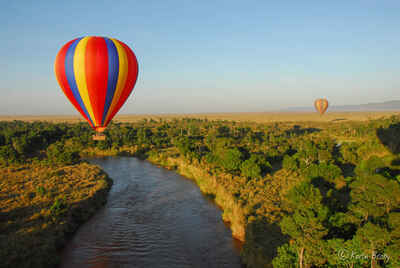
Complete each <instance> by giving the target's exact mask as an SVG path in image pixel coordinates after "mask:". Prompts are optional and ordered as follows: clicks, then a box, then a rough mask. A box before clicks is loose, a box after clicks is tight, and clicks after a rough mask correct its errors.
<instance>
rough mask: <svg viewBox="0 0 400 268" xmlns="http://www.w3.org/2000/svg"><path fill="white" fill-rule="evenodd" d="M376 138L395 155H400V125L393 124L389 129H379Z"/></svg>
mask: <svg viewBox="0 0 400 268" xmlns="http://www.w3.org/2000/svg"><path fill="white" fill-rule="evenodd" d="M376 136H377V137H378V139H379V140H380V142H381V143H382V144H383V145H384V146H385V147H386V148H388V149H389V150H390V151H391V152H392V153H393V154H399V153H400V123H395V124H391V125H390V126H389V127H388V128H382V127H380V128H378V129H377V130H376Z"/></svg>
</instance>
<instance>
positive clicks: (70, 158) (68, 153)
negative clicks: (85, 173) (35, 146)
mask: <svg viewBox="0 0 400 268" xmlns="http://www.w3.org/2000/svg"><path fill="white" fill-rule="evenodd" d="M46 154H47V158H48V160H49V161H50V162H51V163H58V164H67V165H69V164H75V163H77V162H79V160H80V156H79V153H78V152H77V151H73V150H68V149H67V150H66V149H65V147H64V145H63V144H62V143H60V142H57V143H54V144H52V145H50V146H49V147H48V148H47V151H46Z"/></svg>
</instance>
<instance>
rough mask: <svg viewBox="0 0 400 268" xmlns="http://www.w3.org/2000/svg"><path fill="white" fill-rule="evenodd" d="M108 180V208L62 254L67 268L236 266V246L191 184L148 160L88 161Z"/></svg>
mask: <svg viewBox="0 0 400 268" xmlns="http://www.w3.org/2000/svg"><path fill="white" fill-rule="evenodd" d="M90 162H91V163H93V164H97V165H99V166H100V167H102V168H103V170H105V171H106V172H107V173H108V174H109V176H110V177H111V178H112V179H113V181H114V184H113V186H112V188H111V190H110V193H109V196H108V201H107V204H106V205H105V207H104V208H102V209H100V210H99V211H98V212H97V213H96V214H95V215H94V216H93V217H92V218H91V219H90V220H89V221H88V222H86V223H85V224H83V225H82V226H81V227H80V228H79V230H78V231H77V232H76V233H75V234H74V236H73V237H72V239H71V240H70V241H69V243H68V244H67V245H66V247H65V249H64V250H63V252H62V257H61V265H60V267H61V268H67V267H68V268H69V267H74V268H77V267H91V268H93V267H110V268H111V267H138V268H141V267H143V268H144V267H146V268H162V267H166V268H167V267H168V268H174V267H178V268H179V267H199V268H204V267H229V268H235V267H241V264H240V257H239V251H240V249H239V247H240V245H239V243H238V242H237V241H235V240H234V239H233V238H232V235H231V231H230V229H229V228H228V227H227V226H226V225H225V224H224V223H223V221H222V219H221V210H220V209H219V208H218V207H217V206H216V205H215V204H214V203H213V202H212V201H211V200H209V199H207V198H206V197H205V196H204V195H202V194H201V192H200V190H199V188H198V187H197V186H196V184H195V183H194V182H192V181H190V180H188V179H185V178H184V177H182V176H180V175H178V174H176V173H175V172H173V171H169V170H166V169H163V168H159V167H157V166H155V165H153V164H151V163H149V162H147V161H142V160H139V159H136V158H130V157H108V158H96V159H91V160H90Z"/></svg>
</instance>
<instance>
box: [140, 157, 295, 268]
mask: <svg viewBox="0 0 400 268" xmlns="http://www.w3.org/2000/svg"><path fill="white" fill-rule="evenodd" d="M147 160H148V161H150V162H151V163H153V164H155V165H158V166H160V167H164V168H167V169H169V170H174V171H175V172H177V173H178V174H180V175H182V176H184V177H186V178H188V179H191V180H194V181H195V182H196V183H197V185H198V186H199V188H200V190H201V192H202V193H203V194H206V195H208V196H212V197H213V199H214V201H215V202H216V204H217V205H218V206H219V207H220V208H221V210H222V211H223V214H222V219H223V220H224V221H225V222H228V223H229V226H230V228H231V231H232V236H233V237H234V238H235V239H237V240H239V241H241V242H242V250H241V258H242V262H243V263H244V264H246V267H247V268H256V267H258V268H259V267H272V264H271V263H272V259H273V258H274V257H275V255H276V250H277V248H278V247H279V246H280V245H282V244H284V243H285V242H287V238H286V237H285V236H284V235H282V233H281V230H280V228H279V226H278V225H277V221H278V219H279V218H280V216H279V214H280V206H279V204H280V198H281V196H282V194H283V193H280V191H281V189H287V188H289V187H290V186H289V185H292V184H295V182H296V181H297V178H296V177H292V176H288V175H289V174H280V173H279V174H276V175H277V176H278V177H282V178H284V179H282V180H280V181H279V180H276V179H275V180H274V179H273V177H267V178H266V179H265V180H263V181H261V180H260V181H259V182H258V183H260V184H264V185H268V184H269V185H270V187H271V188H272V189H274V191H273V192H271V191H265V192H263V193H257V192H255V191H253V189H252V188H253V187H252V186H251V185H248V186H247V187H243V185H246V184H247V183H246V178H243V177H239V176H233V175H231V174H225V173H223V172H215V171H214V170H213V169H212V168H210V167H207V166H206V165H205V164H204V163H201V164H200V163H198V162H196V161H193V162H192V163H189V162H190V161H189V160H188V159H185V158H182V157H178V158H174V157H171V156H170V153H165V152H157V153H155V152H153V153H150V154H149V157H148V158H147ZM240 185H241V186H242V187H237V186H240ZM238 188H242V191H238ZM267 192H269V193H270V194H267ZM271 193H272V194H271ZM244 195H247V196H246V197H245V198H244ZM250 197H251V198H250Z"/></svg>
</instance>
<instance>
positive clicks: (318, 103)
mask: <svg viewBox="0 0 400 268" xmlns="http://www.w3.org/2000/svg"><path fill="white" fill-rule="evenodd" d="M328 106H329V104H328V100H327V99H316V100H315V102H314V107H315V109H316V110H317V111H318V112H319V114H320V115H323V114H324V113H325V112H326V110H327V109H328Z"/></svg>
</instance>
